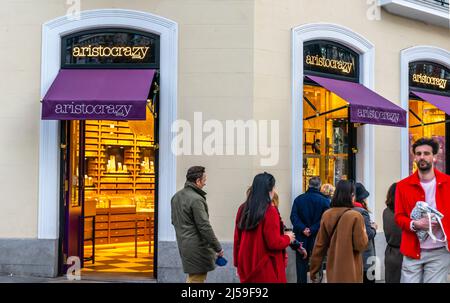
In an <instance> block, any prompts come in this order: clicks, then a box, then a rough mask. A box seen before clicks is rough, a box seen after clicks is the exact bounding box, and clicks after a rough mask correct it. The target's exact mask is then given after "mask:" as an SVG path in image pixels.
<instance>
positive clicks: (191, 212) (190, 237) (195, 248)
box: [171, 166, 224, 283]
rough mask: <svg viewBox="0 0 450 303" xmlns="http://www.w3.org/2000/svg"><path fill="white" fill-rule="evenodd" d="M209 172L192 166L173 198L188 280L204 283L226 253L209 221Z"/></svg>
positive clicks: (181, 254)
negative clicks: (207, 194)
mask: <svg viewBox="0 0 450 303" xmlns="http://www.w3.org/2000/svg"><path fill="white" fill-rule="evenodd" d="M205 185H206V172H205V168H204V167H203V166H193V167H191V168H189V169H188V171H187V174H186V183H185V185H184V188H183V189H182V190H180V191H178V192H177V193H176V194H175V195H174V196H173V197H172V200H171V206H172V214H171V215H172V224H173V226H174V227H175V233H176V238H177V244H178V250H179V252H180V256H181V262H182V264H183V270H184V272H185V273H187V274H188V277H187V280H186V282H187V283H204V282H205V281H206V276H207V273H208V272H209V271H212V270H214V269H215V260H216V258H217V257H218V256H220V257H222V256H223V255H224V252H223V249H222V246H221V245H220V243H219V241H218V240H217V237H216V235H215V234H214V231H213V229H212V227H211V224H210V222H209V214H208V205H207V204H206V192H204V191H203V190H202V188H203V187H204V186H205Z"/></svg>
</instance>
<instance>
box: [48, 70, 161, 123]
mask: <svg viewBox="0 0 450 303" xmlns="http://www.w3.org/2000/svg"><path fill="white" fill-rule="evenodd" d="M154 75H155V70H152V69H82V70H81V69H63V70H60V71H59V73H58V75H57V77H56V79H55V81H53V83H52V85H51V87H50V89H49V90H48V92H47V94H46V95H45V97H44V99H43V100H42V119H43V120H145V114H146V110H145V107H146V103H147V98H148V95H149V92H150V87H151V84H152V80H153V76H154Z"/></svg>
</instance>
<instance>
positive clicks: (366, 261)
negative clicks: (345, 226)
mask: <svg viewBox="0 0 450 303" xmlns="http://www.w3.org/2000/svg"><path fill="white" fill-rule="evenodd" d="M355 188H356V193H355V203H354V205H355V208H354V209H355V210H356V211H358V212H359V213H360V214H361V215H362V216H363V218H364V224H365V226H366V233H367V237H368V239H369V244H368V247H367V249H366V250H365V251H364V253H363V267H364V271H363V278H364V283H375V274H374V273H369V270H370V269H371V268H372V267H373V262H375V260H376V259H375V257H376V253H375V236H376V235H377V229H378V225H377V224H376V223H375V222H372V220H371V219H370V214H369V208H368V207H367V198H368V197H369V192H368V191H367V190H366V188H365V187H364V185H363V184H362V183H360V182H357V183H356V185H355Z"/></svg>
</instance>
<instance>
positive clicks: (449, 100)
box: [412, 91, 450, 115]
mask: <svg viewBox="0 0 450 303" xmlns="http://www.w3.org/2000/svg"><path fill="white" fill-rule="evenodd" d="M412 93H413V94H414V95H416V96H417V97H419V98H420V99H422V100H424V101H427V102H428V103H431V104H433V105H434V106H436V107H437V108H439V109H440V110H442V111H444V112H446V113H447V115H450V97H447V96H442V95H435V94H428V93H422V92H416V91H412Z"/></svg>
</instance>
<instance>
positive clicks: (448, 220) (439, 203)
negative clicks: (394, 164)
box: [395, 169, 450, 259]
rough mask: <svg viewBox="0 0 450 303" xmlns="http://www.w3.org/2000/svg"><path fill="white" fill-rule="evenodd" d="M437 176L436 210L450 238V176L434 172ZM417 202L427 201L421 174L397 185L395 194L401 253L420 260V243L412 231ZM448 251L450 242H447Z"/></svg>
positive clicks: (416, 173) (416, 174)
mask: <svg viewBox="0 0 450 303" xmlns="http://www.w3.org/2000/svg"><path fill="white" fill-rule="evenodd" d="M434 174H435V176H436V208H437V210H439V211H440V212H441V213H442V214H443V215H444V218H443V219H442V226H443V227H444V232H445V234H446V235H447V236H450V176H448V175H446V174H444V173H441V172H440V171H438V170H437V169H435V170H434ZM417 201H425V191H424V190H423V188H422V185H420V179H419V173H418V172H417V171H416V172H415V173H414V174H412V175H411V176H409V177H407V178H405V179H403V180H401V181H400V182H398V184H397V189H396V192H395V222H396V223H397V225H398V226H399V227H400V228H401V229H402V241H401V244H400V252H401V253H402V254H403V255H404V256H407V257H410V258H412V259H420V243H419V239H418V238H417V235H416V233H415V232H413V231H412V230H411V229H410V224H411V218H410V214H411V211H412V210H413V208H414V207H415V206H416V202H417ZM447 250H448V242H447Z"/></svg>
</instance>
